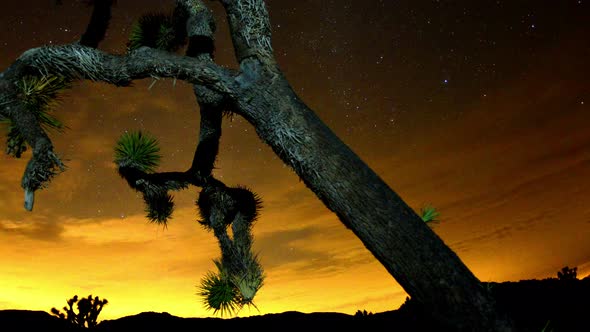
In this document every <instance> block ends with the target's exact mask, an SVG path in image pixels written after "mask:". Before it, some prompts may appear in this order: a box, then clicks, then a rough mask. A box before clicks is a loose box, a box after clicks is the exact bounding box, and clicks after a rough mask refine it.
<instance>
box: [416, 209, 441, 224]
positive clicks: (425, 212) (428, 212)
mask: <svg viewBox="0 0 590 332" xmlns="http://www.w3.org/2000/svg"><path fill="white" fill-rule="evenodd" d="M438 216H439V212H438V211H437V210H436V208H434V207H433V206H431V205H427V206H425V207H423V208H422V209H420V217H421V218H422V220H423V221H424V222H425V223H437V222H438V221H439V220H438V219H437V217H438Z"/></svg>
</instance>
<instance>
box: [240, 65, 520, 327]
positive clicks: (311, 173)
mask: <svg viewBox="0 0 590 332" xmlns="http://www.w3.org/2000/svg"><path fill="white" fill-rule="evenodd" d="M241 72H242V75H241V76H242V79H241V80H240V78H238V80H240V83H241V86H242V87H243V90H242V91H240V92H239V93H237V94H236V95H237V96H238V99H237V101H236V106H237V107H236V109H237V110H236V111H237V112H239V113H241V115H242V116H244V117H245V118H246V119H247V120H248V121H249V122H250V123H251V124H252V125H253V126H254V127H255V128H256V132H257V133H258V135H259V137H260V138H261V139H262V140H263V141H264V142H265V143H267V144H268V145H269V146H271V147H272V149H273V150H274V152H275V153H276V154H277V155H278V156H279V157H280V158H281V159H282V160H283V161H284V162H285V163H286V164H288V165H289V166H291V167H292V168H293V170H294V171H295V172H296V173H297V174H298V175H299V177H300V178H301V179H302V181H303V182H304V183H305V184H306V185H307V187H309V189H311V190H312V191H313V192H314V193H315V194H316V195H317V197H318V198H319V199H320V200H321V201H322V202H323V203H324V204H325V205H326V206H327V207H328V208H329V209H330V210H331V211H333V212H334V213H335V214H336V215H337V216H338V218H339V219H340V220H341V221H342V223H343V224H344V225H345V226H346V227H347V228H349V229H350V230H351V231H352V232H353V233H354V234H355V235H356V236H358V238H359V239H360V240H361V241H362V243H363V244H364V245H365V247H366V248H367V249H368V250H369V251H370V252H371V253H372V254H373V255H374V256H375V257H376V258H377V259H378V260H379V262H381V264H383V266H384V267H385V268H386V269H387V271H388V272H389V273H390V274H391V275H392V276H393V277H394V278H395V280H396V281H397V282H398V283H399V284H400V285H401V286H402V287H403V289H404V290H405V291H406V292H407V293H408V294H409V295H410V296H411V298H412V299H413V300H414V301H416V302H417V303H419V304H420V305H421V306H422V307H423V309H424V310H427V311H428V312H429V313H430V314H432V315H433V317H434V319H435V320H436V321H439V322H441V323H442V324H444V326H446V327H448V328H449V330H453V331H511V330H512V329H511V327H510V326H511V324H510V321H509V319H508V317H507V316H505V315H502V314H500V313H498V312H497V309H496V308H495V305H494V301H493V299H492V298H491V297H490V296H489V294H488V293H487V291H486V290H485V289H484V287H483V286H482V284H481V283H480V282H479V280H478V279H477V278H476V277H475V276H474V275H473V274H472V273H471V271H470V270H469V269H468V268H467V267H466V266H465V265H464V264H463V262H462V261H461V260H460V259H459V257H458V256H457V255H456V254H455V253H454V252H453V251H452V250H451V249H450V248H449V247H448V246H446V245H445V243H444V242H443V241H442V240H441V239H440V238H439V237H438V236H437V235H436V233H434V232H433V231H432V230H431V229H430V228H429V227H428V226H427V225H426V223H424V221H422V219H421V218H420V216H418V215H417V214H416V213H415V212H414V211H413V210H412V209H411V208H410V207H409V206H408V205H407V204H406V203H405V202H404V201H403V200H402V199H401V198H400V197H399V196H398V195H397V194H396V193H395V192H394V191H393V190H392V189H391V188H390V187H389V186H388V185H387V184H386V183H385V182H384V181H383V180H382V179H381V178H380V177H379V176H378V175H377V174H375V173H374V172H373V171H372V170H371V169H370V168H369V167H368V166H367V165H366V164H365V163H364V162H363V161H362V160H361V159H360V158H359V157H358V156H357V155H356V154H355V153H354V152H353V151H351V149H350V148H349V147H348V146H347V145H346V144H344V143H343V142H342V141H341V140H340V139H339V138H338V137H337V136H336V135H335V134H334V133H333V132H332V131H331V130H330V129H329V128H328V127H327V126H326V125H325V124H324V123H323V122H322V121H321V120H320V119H319V118H318V117H317V116H316V114H315V113H314V112H313V111H312V110H311V109H309V108H308V107H307V106H306V105H305V104H304V103H303V102H302V101H301V100H300V99H299V98H298V97H297V95H296V94H295V93H294V91H293V90H292V88H291V87H290V85H289V83H288V82H287V80H286V79H285V78H284V76H283V75H282V74H281V72H280V70H279V69H278V68H277V67H276V66H272V65H269V64H268V63H267V64H262V63H260V62H258V60H255V59H245V60H244V61H243V62H242V66H241Z"/></svg>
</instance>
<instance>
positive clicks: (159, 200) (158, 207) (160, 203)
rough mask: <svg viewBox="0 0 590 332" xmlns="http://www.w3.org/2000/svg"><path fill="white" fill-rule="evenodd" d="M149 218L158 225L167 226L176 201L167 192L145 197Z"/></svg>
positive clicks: (150, 194)
mask: <svg viewBox="0 0 590 332" xmlns="http://www.w3.org/2000/svg"><path fill="white" fill-rule="evenodd" d="M143 200H144V202H145V205H146V208H145V211H146V213H147V218H148V219H149V220H150V221H151V222H154V223H156V224H161V225H164V226H166V222H167V221H168V219H169V218H170V216H171V215H172V211H173V210H174V200H173V198H172V196H171V195H170V194H168V192H166V191H162V192H157V193H148V194H144V195H143Z"/></svg>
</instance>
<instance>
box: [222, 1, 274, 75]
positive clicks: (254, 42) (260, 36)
mask: <svg viewBox="0 0 590 332" xmlns="http://www.w3.org/2000/svg"><path fill="white" fill-rule="evenodd" d="M219 1H220V2H221V3H222V4H223V6H224V8H225V12H226V14H227V19H228V22H229V27H230V32H231V37H232V42H233V45H234V50H235V53H236V58H237V59H238V62H239V63H241V62H242V60H244V59H246V58H248V57H256V58H259V59H260V60H262V62H274V61H275V60H274V55H273V49H272V44H271V27H270V18H269V15H268V11H267V10H266V5H265V2H264V0H219Z"/></svg>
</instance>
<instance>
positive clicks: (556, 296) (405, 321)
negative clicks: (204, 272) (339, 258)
mask: <svg viewBox="0 0 590 332" xmlns="http://www.w3.org/2000/svg"><path fill="white" fill-rule="evenodd" d="M484 286H485V287H487V288H488V289H489V290H490V292H491V293H492V294H493V296H494V297H495V298H496V301H497V303H498V306H499V307H500V309H501V310H506V311H507V312H508V313H510V314H511V316H512V317H513V319H514V321H515V325H516V327H517V328H519V330H520V331H523V332H528V331H531V332H533V331H534V332H540V331H552V332H566V331H567V332H586V331H588V330H589V326H588V318H587V315H588V309H590V307H589V306H588V305H587V299H588V298H590V277H586V278H584V279H582V280H579V279H568V280H560V279H557V278H548V279H542V280H536V279H533V280H521V281H518V282H501V283H497V282H486V283H484ZM359 309H362V308H359ZM383 326H387V327H388V329H389V330H390V331H394V332H395V331H400V332H409V331H437V332H440V331H442V330H441V329H440V327H437V326H436V325H434V323H432V322H431V321H430V320H429V319H428V314H427V313H424V312H420V310H417V309H416V306H415V305H414V304H413V302H412V300H411V299H407V300H406V302H405V303H404V304H402V305H401V306H400V307H399V308H398V309H396V310H391V311H385V312H380V313H370V312H369V313H368V312H366V311H361V310H359V311H358V312H357V313H356V314H355V315H349V314H344V313H337V312H314V313H302V312H297V311H287V312H283V313H276V314H265V315H258V316H250V317H235V318H225V319H222V318H212V317H211V318H182V317H177V316H173V315H170V314H169V313H166V312H162V313H158V312H142V313H139V314H137V315H132V316H126V317H122V318H118V319H114V320H104V321H101V322H100V323H99V324H98V326H96V328H94V329H92V330H95V331H97V332H128V331H166V332H184V331H191V332H194V331H204V330H217V331H219V330H221V331H225V330H229V329H234V328H235V329H243V330H244V329H245V330H249V329H256V330H257V331H278V330H279V331H280V330H283V329H285V328H287V327H288V328H289V329H307V330H311V331H315V330H318V329H325V328H328V327H329V329H330V330H340V329H342V330H348V329H352V330H361V329H365V330H366V329H370V330H372V329H375V330H381V329H382V327H383ZM81 330H83V329H75V328H74V327H71V326H69V325H68V324H67V322H65V321H64V320H61V319H59V318H57V317H55V316H52V315H50V314H49V313H48V312H44V311H28V310H0V331H2V332H12V331H15V332H16V331H49V332H52V331H56V332H57V331H60V332H62V331H63V332H69V331H81Z"/></svg>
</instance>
